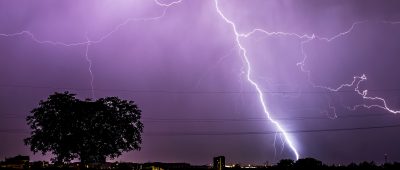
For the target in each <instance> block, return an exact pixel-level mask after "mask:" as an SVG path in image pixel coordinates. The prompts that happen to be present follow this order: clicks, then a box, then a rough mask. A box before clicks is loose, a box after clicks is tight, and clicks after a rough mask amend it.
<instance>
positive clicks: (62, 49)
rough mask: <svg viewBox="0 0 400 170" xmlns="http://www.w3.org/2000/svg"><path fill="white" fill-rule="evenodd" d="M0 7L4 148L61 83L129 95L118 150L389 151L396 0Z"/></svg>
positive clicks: (240, 155)
mask: <svg viewBox="0 0 400 170" xmlns="http://www.w3.org/2000/svg"><path fill="white" fill-rule="evenodd" d="M217 2H218V3H217ZM331 2H332V1H331ZM42 3H43V4H42ZM2 4H4V5H2V6H4V7H5V8H7V9H4V10H3V13H2V14H1V15H0V22H2V23H6V22H7V21H8V22H7V23H11V22H9V21H13V22H12V23H11V24H2V26H0V47H1V49H2V51H1V53H2V56H3V57H2V58H1V63H2V64H1V66H2V68H1V70H0V74H1V77H2V79H3V80H2V82H3V83H2V84H0V90H1V94H2V96H1V98H2V99H1V101H3V102H1V104H0V109H1V110H2V111H1V113H0V116H1V117H2V119H1V121H2V122H1V125H0V129H1V131H0V132H1V133H0V135H1V136H2V138H4V139H5V144H6V145H8V144H11V145H13V144H14V146H15V147H16V148H18V149H17V150H16V151H19V152H23V153H24V154H25V153H29V151H28V150H27V148H26V147H25V146H23V144H22V141H21V145H18V144H17V141H18V139H21V138H23V136H24V135H26V132H25V131H24V130H28V127H27V126H26V123H25V120H24V119H21V117H22V118H23V117H24V116H27V115H28V113H29V111H30V109H32V108H34V107H35V106H36V105H37V103H38V101H39V100H41V99H44V98H45V97H46V96H47V95H48V94H50V93H52V92H53V91H54V90H70V91H72V92H74V93H77V94H78V96H79V97H81V98H87V97H90V98H99V97H103V96H120V97H122V98H126V99H129V100H133V101H135V102H137V103H138V105H139V107H140V108H141V109H142V110H143V122H144V127H145V128H144V134H143V136H144V139H143V150H142V151H138V152H132V153H127V154H124V155H123V156H121V158H120V159H121V160H141V161H144V160H146V159H152V160H156V161H157V160H159V161H166V162H171V161H173V160H183V161H184V162H193V163H196V162H199V163H200V162H202V161H205V158H209V157H212V156H215V155H225V156H227V157H232V158H233V160H234V161H236V162H237V161H239V160H242V161H244V162H251V161H254V163H259V162H263V161H266V160H269V161H271V162H273V161H277V160H280V159H283V158H291V159H295V158H296V157H298V155H300V156H301V157H303V155H304V157H316V158H318V159H321V160H323V161H324V162H345V163H346V162H349V161H357V160H359V161H360V160H370V159H372V160H380V159H382V155H384V154H388V155H389V157H390V158H392V159H394V160H399V159H400V152H398V151H396V150H397V148H398V147H396V146H397V145H396V143H397V142H399V141H400V138H399V137H396V136H395V134H396V130H398V129H399V128H398V127H399V124H400V122H399V118H398V115H396V114H395V113H398V112H399V111H398V110H400V108H399V101H400V100H399V97H398V95H397V93H398V92H399V90H398V88H396V87H397V86H398V85H399V84H400V81H399V80H398V79H396V76H397V77H398V71H399V70H398V68H397V64H396V63H397V62H398V61H399V60H398V58H396V56H397V55H398V54H399V53H400V51H399V48H398V46H397V45H396V44H398V41H399V38H400V12H397V11H396V7H399V5H400V3H398V2H396V1H387V2H385V3H379V2H377V1H372V0H371V1H367V2H364V1H363V2H361V1H357V0H353V1H335V2H334V3H330V2H325V3H321V2H319V1H315V0H309V1H304V3H300V2H294V1H283V2H279V1H254V2H251V3H249V2H244V1H230V3H227V1H221V2H220V1H218V0H208V1H187V0H180V1H151V2H149V1H129V2H118V3H110V2H106V1H101V2H97V3H96V4H94V2H93V1H88V2H79V3H78V4H79V5H76V4H75V3H71V2H68V1H61V2H57V3H54V2H53V3H50V2H48V1H42V2H35V3H32V2H31V3H22V4H21V3H19V2H8V3H7V2H2ZM60 4H62V5H60ZM57 5H60V6H57ZM16 7H18V9H20V10H14V9H16ZM195 10H198V11H200V12H193V11H195ZM84 13H88V15H82V14H84ZM314 13H317V14H319V15H314ZM338 13H339V15H338ZM28 14H29V15H28ZM82 16H84V17H82ZM19 104H21V107H17V108H16V107H15V106H16V105H19ZM254 120H256V121H254ZM28 132H29V131H28ZM286 132H288V133H286ZM311 132H319V133H311ZM370 133H372V134H370ZM204 138H207V139H204ZM146 141H147V142H146ZM226 141H229V142H228V143H227V142H226ZM331 145H333V147H331ZM243 146H245V147H243ZM371 146H373V147H371ZM248 147H249V148H248ZM202 148H206V149H202ZM13 149H14V148H13ZM236 149H237V150H236ZM16 151H14V150H11V148H9V147H4V146H1V147H0V153H1V154H4V155H0V156H2V157H4V156H6V155H10V154H18V153H15V152H16ZM176 151H178V152H177V153H174V152H176ZM364 152H366V153H364ZM191 153H199V154H198V155H191ZM254 153H255V154H254ZM29 154H31V153H29ZM337 155H339V157H340V158H337ZM10 156H12V155H10ZM33 158H34V159H40V158H41V156H40V155H35V156H33ZM178 162H179V161H178Z"/></svg>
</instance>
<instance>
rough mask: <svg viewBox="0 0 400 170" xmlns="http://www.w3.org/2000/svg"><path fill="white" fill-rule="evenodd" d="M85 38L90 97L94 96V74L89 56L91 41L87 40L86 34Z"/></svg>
mask: <svg viewBox="0 0 400 170" xmlns="http://www.w3.org/2000/svg"><path fill="white" fill-rule="evenodd" d="M86 40H87V42H88V43H87V44H86V51H85V58H86V61H87V62H88V63H89V68H88V70H89V73H90V87H91V88H90V90H91V92H92V99H94V98H95V95H94V86H93V82H94V75H93V71H92V60H91V59H90V58H89V46H90V45H91V41H90V40H89V37H88V36H87V35H86Z"/></svg>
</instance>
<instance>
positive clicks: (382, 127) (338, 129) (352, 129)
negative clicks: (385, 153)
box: [146, 124, 400, 136]
mask: <svg viewBox="0 0 400 170" xmlns="http://www.w3.org/2000/svg"><path fill="white" fill-rule="evenodd" d="M398 127H400V124H395V125H386V126H369V127H354V128H332V129H309V130H292V131H286V132H287V133H320V132H340V131H358V130H374V129H386V128H398ZM277 133H279V132H274V131H265V132H197V133H194V132H192V133H178V132H177V133H171V132H158V133H146V135H147V136H235V135H271V134H277Z"/></svg>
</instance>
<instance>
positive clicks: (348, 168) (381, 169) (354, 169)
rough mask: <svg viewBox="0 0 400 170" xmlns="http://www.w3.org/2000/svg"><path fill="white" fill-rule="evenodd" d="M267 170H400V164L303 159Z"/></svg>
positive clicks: (278, 164) (288, 161) (283, 162)
mask: <svg viewBox="0 0 400 170" xmlns="http://www.w3.org/2000/svg"><path fill="white" fill-rule="evenodd" d="M257 169H269V170H303V169H304V170H308V169H309V170H314V169H316V170H400V163H398V162H394V163H385V164H382V165H378V164H376V163H375V162H361V163H350V164H348V165H327V164H324V163H322V162H321V161H319V160H317V159H314V158H304V159H299V160H297V161H293V160H290V159H283V160H281V161H280V162H279V163H277V164H276V165H273V166H271V167H266V168H257Z"/></svg>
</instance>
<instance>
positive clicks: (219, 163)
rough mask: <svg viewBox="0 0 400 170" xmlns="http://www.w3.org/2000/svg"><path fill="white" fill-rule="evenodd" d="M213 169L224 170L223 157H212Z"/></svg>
mask: <svg viewBox="0 0 400 170" xmlns="http://www.w3.org/2000/svg"><path fill="white" fill-rule="evenodd" d="M213 168H214V169H216V170H222V169H224V168H225V156H217V157H214V161H213Z"/></svg>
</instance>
